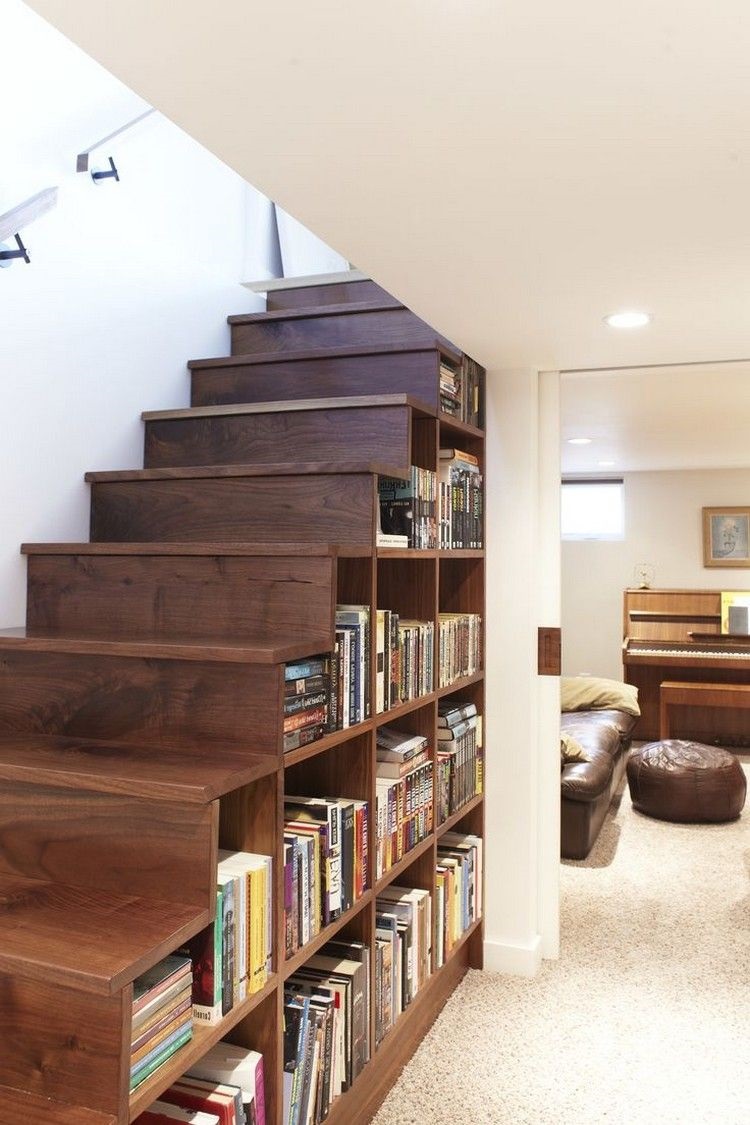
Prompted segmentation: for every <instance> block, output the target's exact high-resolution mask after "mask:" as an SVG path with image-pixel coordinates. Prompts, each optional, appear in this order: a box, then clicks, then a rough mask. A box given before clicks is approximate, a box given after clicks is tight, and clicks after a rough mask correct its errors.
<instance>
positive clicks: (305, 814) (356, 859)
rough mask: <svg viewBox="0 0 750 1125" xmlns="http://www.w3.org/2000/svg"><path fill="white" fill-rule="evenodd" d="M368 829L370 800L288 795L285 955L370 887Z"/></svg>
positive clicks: (285, 826) (285, 859) (285, 844)
mask: <svg viewBox="0 0 750 1125" xmlns="http://www.w3.org/2000/svg"><path fill="white" fill-rule="evenodd" d="M368 832H369V805H368V803H367V801H361V800H357V799H354V798H348V797H334V798H330V797H291V796H289V797H285V798H284V933H285V948H286V955H287V957H290V956H292V954H294V953H296V952H297V950H298V949H300V948H301V947H302V946H303V945H306V944H307V943H308V941H310V940H311V939H312V938H314V937H315V936H316V935H317V934H319V933H320V931H321V930H322V929H323V928H324V927H325V926H327V925H329V923H330V922H333V921H335V920H336V918H338V917H339V916H340V915H341V914H343V913H344V912H345V911H346V910H349V909H350V908H351V907H352V906H353V905H354V903H355V902H357V901H358V900H359V899H360V898H361V897H362V895H363V894H364V892H365V891H366V890H367V889H368V888H369V886H370V861H369V852H368Z"/></svg>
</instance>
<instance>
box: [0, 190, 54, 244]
mask: <svg viewBox="0 0 750 1125" xmlns="http://www.w3.org/2000/svg"><path fill="white" fill-rule="evenodd" d="M56 205H57V188H56V187H50V188H45V189H44V191H39V192H37V194H36V195H32V196H31V197H30V198H29V199H26V200H24V202H23V203H19V204H18V206H17V207H12V208H11V209H10V211H6V212H5V214H4V215H0V242H4V241H5V239H6V238H11V237H12V236H13V235H14V234H18V232H19V231H20V230H23V228H24V227H27V226H28V225H29V223H33V222H34V220H35V219H38V218H39V217H40V216H41V215H45V214H46V213H47V211H51V210H52V208H53V207H55V206H56Z"/></svg>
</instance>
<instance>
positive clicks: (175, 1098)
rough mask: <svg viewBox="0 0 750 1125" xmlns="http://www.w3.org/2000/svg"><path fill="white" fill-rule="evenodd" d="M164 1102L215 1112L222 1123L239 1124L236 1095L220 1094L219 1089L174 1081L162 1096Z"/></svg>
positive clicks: (221, 1124) (225, 1124)
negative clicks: (199, 1087)
mask: <svg viewBox="0 0 750 1125" xmlns="http://www.w3.org/2000/svg"><path fill="white" fill-rule="evenodd" d="M160 1100H161V1101H163V1102H171V1104H172V1105H177V1106H182V1108H183V1109H193V1110H202V1111H203V1112H208V1113H214V1114H215V1115H216V1116H217V1117H218V1119H219V1123H220V1125H237V1121H236V1114H235V1109H234V1096H233V1095H229V1094H220V1093H219V1092H218V1091H217V1090H212V1089H210V1088H207V1089H198V1088H197V1087H195V1086H194V1085H191V1084H190V1083H189V1082H182V1081H181V1080H180V1081H177V1082H174V1083H173V1084H172V1085H171V1086H170V1087H169V1089H167V1090H165V1091H164V1093H163V1094H161V1096H160Z"/></svg>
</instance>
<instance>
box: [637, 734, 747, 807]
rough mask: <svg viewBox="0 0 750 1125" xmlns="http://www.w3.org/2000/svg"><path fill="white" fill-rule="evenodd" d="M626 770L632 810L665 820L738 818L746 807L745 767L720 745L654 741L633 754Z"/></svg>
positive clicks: (673, 740) (674, 740)
mask: <svg viewBox="0 0 750 1125" xmlns="http://www.w3.org/2000/svg"><path fill="white" fill-rule="evenodd" d="M627 771H628V786H629V788H630V798H631V800H632V802H633V807H634V808H636V809H638V811H639V812H642V813H645V814H646V816H654V817H658V818H659V819H660V820H675V821H681V822H684V823H686V824H696V823H709V822H710V823H718V822H720V821H724V820H735V819H736V818H737V817H738V816H739V815H740V813H741V812H742V809H743V806H744V804H745V794H746V791H747V780H746V778H745V774H744V771H743V769H742V766H741V765H740V763H739V761H738V760H737V758H736V757H735V756H734V754H730V753H729V751H728V750H722V749H720V748H719V747H718V746H704V745H703V743H701V742H683V741H681V740H677V739H672V740H669V741H664V742H651V743H649V744H648V746H642V747H641V749H640V750H634V751H633V753H632V754H631V756H630V758H629V759H628V765H627Z"/></svg>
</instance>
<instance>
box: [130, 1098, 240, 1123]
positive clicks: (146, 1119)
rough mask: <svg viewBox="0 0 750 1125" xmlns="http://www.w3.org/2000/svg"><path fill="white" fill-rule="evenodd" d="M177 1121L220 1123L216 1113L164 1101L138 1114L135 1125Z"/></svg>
mask: <svg viewBox="0 0 750 1125" xmlns="http://www.w3.org/2000/svg"><path fill="white" fill-rule="evenodd" d="M175 1121H182V1122H183V1123H184V1125H220V1121H219V1118H218V1117H217V1116H216V1114H215V1113H203V1112H202V1110H193V1109H184V1108H183V1107H182V1106H179V1105H172V1104H170V1103H169V1102H164V1101H156V1102H153V1103H152V1105H150V1106H149V1107H148V1109H145V1110H144V1111H143V1113H139V1114H138V1116H137V1117H136V1119H135V1121H134V1123H133V1125H174V1123H175Z"/></svg>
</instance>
